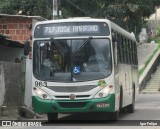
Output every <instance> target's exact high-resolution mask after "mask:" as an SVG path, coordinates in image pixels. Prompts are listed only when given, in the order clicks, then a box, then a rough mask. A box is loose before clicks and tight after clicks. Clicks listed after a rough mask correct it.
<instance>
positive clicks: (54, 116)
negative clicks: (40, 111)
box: [47, 113, 58, 122]
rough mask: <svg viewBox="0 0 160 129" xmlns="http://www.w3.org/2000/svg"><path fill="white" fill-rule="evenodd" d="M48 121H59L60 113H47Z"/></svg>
mask: <svg viewBox="0 0 160 129" xmlns="http://www.w3.org/2000/svg"><path fill="white" fill-rule="evenodd" d="M47 117H48V121H49V122H52V121H55V120H57V119H58V113H47Z"/></svg>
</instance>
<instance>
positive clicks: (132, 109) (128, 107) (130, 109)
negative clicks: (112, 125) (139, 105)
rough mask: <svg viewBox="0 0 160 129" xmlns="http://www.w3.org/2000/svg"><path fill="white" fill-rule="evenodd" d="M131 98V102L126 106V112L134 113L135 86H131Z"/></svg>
mask: <svg viewBox="0 0 160 129" xmlns="http://www.w3.org/2000/svg"><path fill="white" fill-rule="evenodd" d="M132 95H133V99H132V104H130V105H128V106H127V113H134V109H135V88H133V94H132Z"/></svg>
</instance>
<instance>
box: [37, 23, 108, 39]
mask: <svg viewBox="0 0 160 129" xmlns="http://www.w3.org/2000/svg"><path fill="white" fill-rule="evenodd" d="M35 32H36V33H35V34H34V36H35V38H48V37H75V36H88V35H89V36H107V35H109V29H108V25H107V24H106V23H102V22H96V23H95V22H83V23H82V22H81V23H78V22H68V23H65V22H64V23H52V24H42V25H38V26H37V27H36V29H35Z"/></svg>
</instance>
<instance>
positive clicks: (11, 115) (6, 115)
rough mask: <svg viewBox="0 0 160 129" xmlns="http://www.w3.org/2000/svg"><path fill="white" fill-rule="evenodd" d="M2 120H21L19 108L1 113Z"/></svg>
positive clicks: (0, 118)
mask: <svg viewBox="0 0 160 129" xmlns="http://www.w3.org/2000/svg"><path fill="white" fill-rule="evenodd" d="M0 120H20V116H19V115H18V110H17V108H9V109H7V110H6V111H5V112H3V113H2V112H0Z"/></svg>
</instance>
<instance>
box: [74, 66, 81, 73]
mask: <svg viewBox="0 0 160 129" xmlns="http://www.w3.org/2000/svg"><path fill="white" fill-rule="evenodd" d="M73 73H74V74H79V73H80V67H79V66H75V67H74V68H73Z"/></svg>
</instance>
